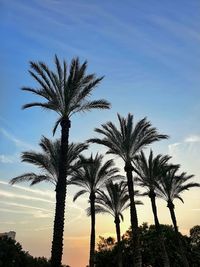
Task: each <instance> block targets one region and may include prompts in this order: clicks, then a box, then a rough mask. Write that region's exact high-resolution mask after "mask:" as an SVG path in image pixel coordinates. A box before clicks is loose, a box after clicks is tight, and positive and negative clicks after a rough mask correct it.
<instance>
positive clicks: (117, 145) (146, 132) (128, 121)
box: [88, 113, 168, 267]
mask: <svg viewBox="0 0 200 267" xmlns="http://www.w3.org/2000/svg"><path fill="white" fill-rule="evenodd" d="M118 120H119V124H120V127H119V129H118V128H117V127H116V126H115V125H114V124H113V123H112V122H107V123H106V124H102V125H101V126H102V128H101V129H100V128H96V129H95V131H96V132H97V133H99V134H102V135H103V136H104V137H103V138H102V139H101V138H92V139H90V140H88V141H89V142H92V143H97V144H101V145H104V146H106V147H107V148H108V151H107V153H108V154H115V155H118V156H119V157H120V158H122V160H123V161H124V164H125V167H124V170H125V172H126V177H127V184H128V191H129V198H130V218H131V228H132V233H133V244H132V245H133V264H134V267H141V264H142V260H141V252H140V241H139V228H138V218H137V211H136V206H135V199H134V183H133V174H132V172H133V166H132V161H133V160H134V156H135V155H136V154H137V153H138V152H140V150H141V149H143V148H144V147H146V146H147V145H149V144H151V143H152V142H154V141H159V140H161V139H165V138H168V136H167V135H163V134H159V133H158V131H157V130H156V128H154V127H152V125H151V123H150V122H149V121H147V119H146V118H144V119H142V120H140V121H139V122H137V123H136V124H135V126H134V125H133V115H131V114H130V113H129V114H128V116H127V118H124V117H121V116H120V115H119V114H118Z"/></svg>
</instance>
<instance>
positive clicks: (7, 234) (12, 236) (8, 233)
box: [0, 231, 16, 240]
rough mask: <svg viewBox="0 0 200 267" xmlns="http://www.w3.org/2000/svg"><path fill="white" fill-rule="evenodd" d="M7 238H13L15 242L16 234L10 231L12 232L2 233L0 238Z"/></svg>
mask: <svg viewBox="0 0 200 267" xmlns="http://www.w3.org/2000/svg"><path fill="white" fill-rule="evenodd" d="M4 236H7V237H8V238H12V239H14V240H15V236H16V232H14V231H10V232H5V233H0V238H1V237H4Z"/></svg>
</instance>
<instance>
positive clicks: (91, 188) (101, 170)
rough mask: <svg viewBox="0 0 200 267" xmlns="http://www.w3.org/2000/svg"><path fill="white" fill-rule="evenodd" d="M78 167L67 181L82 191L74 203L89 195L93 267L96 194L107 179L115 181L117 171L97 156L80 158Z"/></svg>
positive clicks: (109, 162)
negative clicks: (82, 196) (84, 195)
mask: <svg viewBox="0 0 200 267" xmlns="http://www.w3.org/2000/svg"><path fill="white" fill-rule="evenodd" d="M79 163H80V166H82V168H80V169H78V170H77V172H76V173H74V174H73V175H72V177H71V179H70V181H69V184H73V185H78V186H80V187H82V188H83V189H82V190H80V191H78V192H77V193H76V194H75V196H74V201H75V200H76V199H77V198H78V197H80V196H81V195H83V194H86V193H88V194H89V203H90V215H91V235H90V259H89V266H90V267H94V264H95V263H94V254H95V202H96V194H97V192H98V191H99V189H100V188H102V186H103V184H104V183H105V182H106V181H107V180H109V179H115V178H118V177H119V176H118V175H116V174H117V172H118V169H117V168H115V167H114V162H113V161H112V160H108V161H106V162H105V163H103V156H102V155H99V154H97V155H96V156H95V157H93V156H92V155H91V156H90V157H89V158H85V157H84V156H80V162H79Z"/></svg>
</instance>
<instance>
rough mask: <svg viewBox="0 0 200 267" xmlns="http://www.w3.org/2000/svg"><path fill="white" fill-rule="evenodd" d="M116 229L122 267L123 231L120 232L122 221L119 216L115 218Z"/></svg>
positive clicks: (119, 259)
mask: <svg viewBox="0 0 200 267" xmlns="http://www.w3.org/2000/svg"><path fill="white" fill-rule="evenodd" d="M115 228H116V234H117V244H118V255H117V256H118V267H122V266H123V265H122V249H121V243H120V241H121V231H120V219H119V216H116V217H115Z"/></svg>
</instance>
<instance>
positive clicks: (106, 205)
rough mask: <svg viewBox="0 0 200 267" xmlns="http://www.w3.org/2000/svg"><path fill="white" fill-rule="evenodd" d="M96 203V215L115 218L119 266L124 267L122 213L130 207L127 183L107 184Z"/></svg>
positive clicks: (137, 202)
mask: <svg viewBox="0 0 200 267" xmlns="http://www.w3.org/2000/svg"><path fill="white" fill-rule="evenodd" d="M96 203H97V205H96V206H95V209H96V213H108V214H110V215H112V216H113V217H114V223H115V228H116V235H117V243H118V266H119V267H122V254H121V253H122V252H121V247H120V241H121V231H120V222H121V220H122V221H123V220H124V217H123V214H122V212H123V211H124V210H125V209H127V208H128V207H129V205H130V204H129V195H128V188H127V183H125V182H124V181H121V182H119V183H113V182H112V181H109V182H107V183H106V191H105V190H100V191H99V192H98V196H97V200H96ZM136 204H142V203H141V202H140V201H136ZM120 219H121V220H120Z"/></svg>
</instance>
